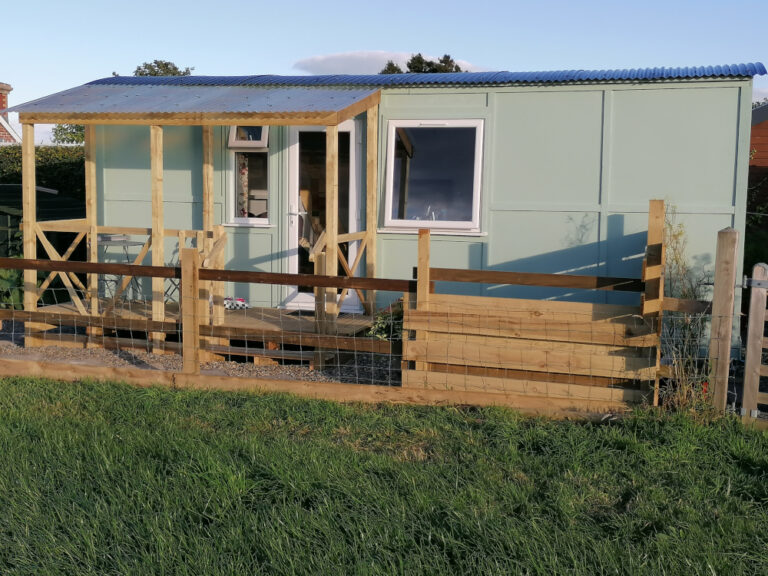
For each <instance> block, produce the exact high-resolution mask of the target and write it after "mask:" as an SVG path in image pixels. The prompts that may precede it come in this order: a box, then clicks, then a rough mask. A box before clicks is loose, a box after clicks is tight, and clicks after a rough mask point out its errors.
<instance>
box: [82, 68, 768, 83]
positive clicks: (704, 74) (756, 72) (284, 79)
mask: <svg viewBox="0 0 768 576" xmlns="http://www.w3.org/2000/svg"><path fill="white" fill-rule="evenodd" d="M767 73H768V72H767V71H766V68H765V66H764V65H763V64H762V63H761V62H752V63H742V64H724V65H715V66H688V67H655V68H624V69H621V68H615V69H601V70H587V69H574V70H539V71H531V72H510V71H487V72H444V73H434V74H432V73H418V72H407V73H404V74H324V75H285V76H283V75H277V74H256V75H243V76H208V75H202V76H110V77H107V78H101V79H97V80H94V81H92V82H89V83H88V84H87V85H165V86H264V87H267V86H302V87H307V88H310V87H318V88H319V87H343V86H381V87H383V86H405V85H408V86H414V85H449V84H514V83H566V82H584V81H597V80H599V81H612V80H613V81H627V80H667V79H682V78H687V79H695V78H719V77H752V76H761V75H764V74H767Z"/></svg>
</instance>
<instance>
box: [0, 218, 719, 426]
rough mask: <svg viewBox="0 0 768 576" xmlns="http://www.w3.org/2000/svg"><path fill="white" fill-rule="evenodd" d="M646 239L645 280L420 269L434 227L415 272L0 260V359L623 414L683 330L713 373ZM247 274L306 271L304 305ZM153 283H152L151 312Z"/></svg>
mask: <svg viewBox="0 0 768 576" xmlns="http://www.w3.org/2000/svg"><path fill="white" fill-rule="evenodd" d="M658 209H663V205H662V206H661V207H657V210H658ZM652 212H653V210H652ZM652 216H653V214H652ZM657 244H661V246H655V245H654V242H653V241H652V238H651V237H650V235H649V245H648V249H647V250H646V257H645V264H644V266H643V270H644V273H643V277H641V278H605V277H595V276H581V275H578V276H577V275H566V274H529V273H515V272H497V271H472V270H449V269H443V268H431V267H430V266H429V250H428V248H429V233H428V232H427V231H422V232H420V237H419V247H420V250H419V254H418V274H417V279H416V280H388V279H380V278H357V277H345V276H324V275H296V274H274V273H262V272H252V271H240V270H225V269H221V268H208V267H206V262H205V261H206V254H205V251H204V250H202V249H200V250H198V249H197V248H196V247H189V248H182V249H181V254H180V256H181V258H180V261H181V266H178V267H169V266H141V265H135V264H108V263H88V262H75V261H71V260H70V261H57V260H24V259H0V271H2V272H3V274H5V276H4V278H8V277H12V276H13V273H16V274H18V277H17V278H16V280H17V282H16V284H15V286H17V288H9V287H8V286H10V285H12V284H13V282H10V283H9V284H7V285H6V287H5V288H3V287H2V286H0V302H5V303H6V306H5V308H0V319H2V320H3V333H2V334H0V357H2V359H3V361H2V362H0V375H9V374H30V375H35V374H39V375H47V376H52V377H57V378H65V379H66V378H70V379H75V378H84V377H96V378H109V379H118V380H125V381H129V382H134V383H137V384H150V383H157V384H169V385H176V386H194V387H214V388H224V389H265V390H282V391H288V392H296V393H300V394H305V395H310V396H316V397H323V398H331V399H337V400H350V401H351V400H354V401H369V402H377V401H393V402H411V403H452V404H477V405H488V404H498V405H507V406H512V407H515V408H518V409H520V410H523V411H526V412H530V413H537V414H548V415H583V414H585V413H606V412H616V411H621V410H626V409H627V408H629V407H630V406H632V405H635V404H639V403H648V404H652V403H655V402H658V399H659V395H660V379H662V378H665V377H677V376H676V374H675V372H676V364H675V362H674V358H675V354H676V352H675V350H674V349H675V348H676V347H679V346H683V345H685V346H688V349H689V350H695V351H696V354H698V355H697V356H696V358H695V361H694V364H695V366H696V367H697V368H699V369H701V371H702V374H703V377H702V380H703V381H704V380H706V381H711V382H712V386H713V387H714V386H716V381H715V380H714V379H713V378H712V372H711V371H710V366H711V360H712V359H711V358H706V349H707V345H708V344H709V347H710V349H711V348H712V344H711V342H708V341H707V338H708V333H707V329H708V327H709V325H710V321H711V320H712V316H711V315H710V312H709V311H708V305H707V304H705V303H699V302H693V301H687V300H677V299H674V298H665V297H664V293H663V287H662V286H663V277H662V270H663V255H664V251H663V241H661V240H660V241H659V242H658V243H657ZM22 271H27V275H26V276H27V278H30V274H29V272H30V271H31V272H33V274H34V280H33V282H34V285H32V286H29V285H28V286H27V287H28V288H29V290H30V291H34V293H35V294H36V300H35V305H34V306H27V309H26V310H20V309H18V308H19V306H20V303H21V301H22V299H21V298H19V297H18V295H17V296H12V293H13V291H14V290H17V291H18V290H19V289H20V288H18V286H23V283H22V280H21V276H22ZM51 275H53V276H54V277H55V280H50V281H49V278H51ZM91 276H95V277H97V279H98V281H95V282H90V281H89V279H90V277H91ZM65 277H66V278H67V279H68V280H69V282H68V283H65V282H64V278H65ZM11 280H12V278H11ZM76 280H77V281H76ZM44 281H48V287H47V289H46V290H45V291H41V290H40V285H41V283H42V282H44ZM443 282H452V283H454V282H469V283H481V284H485V285H494V286H495V285H504V284H515V285H523V286H548V287H561V288H573V289H580V290H599V291H622V292H633V293H635V294H637V295H638V301H639V303H638V304H637V305H636V306H617V305H608V304H587V303H579V302H566V301H552V300H545V301H540V300H524V299H518V298H498V297H486V296H473V297H468V296H463V295H458V294H448V293H443V292H444V290H443V288H446V286H445V285H441V283H443ZM27 284H30V282H29V281H27ZM90 286H94V287H95V290H89V289H88V288H89V287H90ZM116 287H117V290H115V288H116ZM254 287H261V288H263V289H265V290H267V291H269V290H284V289H285V287H300V288H299V289H298V291H297V293H298V294H299V295H303V297H304V301H305V302H306V303H308V304H307V305H305V306H303V307H301V309H276V308H271V307H266V306H257V305H256V304H258V301H256V300H253V299H251V298H249V296H248V295H249V294H251V295H252V294H254V291H253V288H254ZM121 288H123V289H122V290H120V289H121ZM366 291H376V292H378V293H379V295H380V301H381V300H382V299H383V300H388V301H390V302H391V304H390V305H389V306H387V307H386V308H383V309H381V310H379V311H377V312H375V313H374V314H365V313H364V312H363V307H362V303H363V302H364V301H368V298H367V295H366V294H360V295H358V292H366ZM345 292H346V293H347V294H348V297H347V299H346V302H347V304H346V307H342V308H341V310H339V309H338V302H339V300H340V299H342V298H341V297H342V295H343V294H344V293H345ZM147 294H150V295H151V296H152V297H155V296H157V294H159V295H160V296H159V297H160V298H161V299H162V300H163V303H164V306H163V309H162V311H163V315H162V316H159V315H158V314H157V312H158V310H157V308H156V307H155V306H153V301H152V297H151V298H150V299H149V300H147V299H146V297H145V296H146V295H147ZM239 294H241V295H244V297H242V298H241V299H240V298H238V297H237V296H238V295H239ZM353 295H354V296H353ZM73 296H75V297H76V298H77V299H78V300H80V301H81V306H77V305H76V304H75V302H74V298H73ZM382 296H383V297H384V298H381V297H382ZM356 303H357V304H358V305H359V306H358V308H357V309H355V310H354V313H352V312H349V311H348V310H350V309H354V305H355V304H356ZM662 314H663V315H664V316H663V318H664V323H663V325H664V329H663V330H662V328H661V327H662V322H661V320H662ZM726 324H727V325H730V322H724V323H723V325H726ZM718 334H719V336H718V337H722V334H721V333H719V332H718ZM727 339H728V340H730V335H728V336H727ZM701 350H704V353H703V355H702V354H701ZM716 359H717V358H715V360H716ZM725 365H726V369H727V363H725ZM680 366H682V364H680ZM725 378H726V381H727V373H726V376H725ZM661 394H662V398H663V391H662V392H661Z"/></svg>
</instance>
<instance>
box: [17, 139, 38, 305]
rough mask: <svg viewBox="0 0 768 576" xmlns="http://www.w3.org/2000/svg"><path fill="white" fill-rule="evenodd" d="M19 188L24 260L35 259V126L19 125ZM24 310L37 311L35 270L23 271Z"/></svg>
mask: <svg viewBox="0 0 768 576" xmlns="http://www.w3.org/2000/svg"><path fill="white" fill-rule="evenodd" d="M21 135H22V136H21V137H22V140H21V188H22V217H21V221H22V228H23V243H24V258H25V259H27V260H34V259H35V258H37V195H36V190H37V182H36V181H35V125H34V124H22V125H21ZM24 310H28V311H34V310H37V270H25V271H24Z"/></svg>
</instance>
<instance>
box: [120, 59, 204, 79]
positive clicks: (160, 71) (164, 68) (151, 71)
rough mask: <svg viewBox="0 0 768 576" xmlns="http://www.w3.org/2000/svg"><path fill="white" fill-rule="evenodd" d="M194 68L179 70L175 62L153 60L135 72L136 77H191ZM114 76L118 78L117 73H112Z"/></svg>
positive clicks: (137, 67)
mask: <svg viewBox="0 0 768 576" xmlns="http://www.w3.org/2000/svg"><path fill="white" fill-rule="evenodd" d="M192 70H194V68H190V67H188V66H187V67H186V68H183V69H182V68H179V67H178V66H177V65H176V64H174V63H173V62H169V61H168V60H153V61H152V62H144V63H143V64H141V65H140V66H136V69H135V70H134V71H133V75H134V76H190V75H191V74H192ZM112 74H113V75H114V76H118V74H117V73H115V72H113V73H112Z"/></svg>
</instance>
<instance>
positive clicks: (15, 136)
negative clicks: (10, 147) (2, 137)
mask: <svg viewBox="0 0 768 576" xmlns="http://www.w3.org/2000/svg"><path fill="white" fill-rule="evenodd" d="M0 127H1V128H4V129H5V131H6V132H8V134H10V135H11V138H12V139H13V141H14V142H15V143H16V144H21V136H19V135H18V134H17V133H16V130H14V129H13V126H11V124H10V123H9V122H8V121H7V120H6V119H5V117H4V116H3V115H2V114H0ZM14 142H10V144H13V143H14ZM2 144H9V143H8V142H5V143H3V142H0V145H2Z"/></svg>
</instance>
